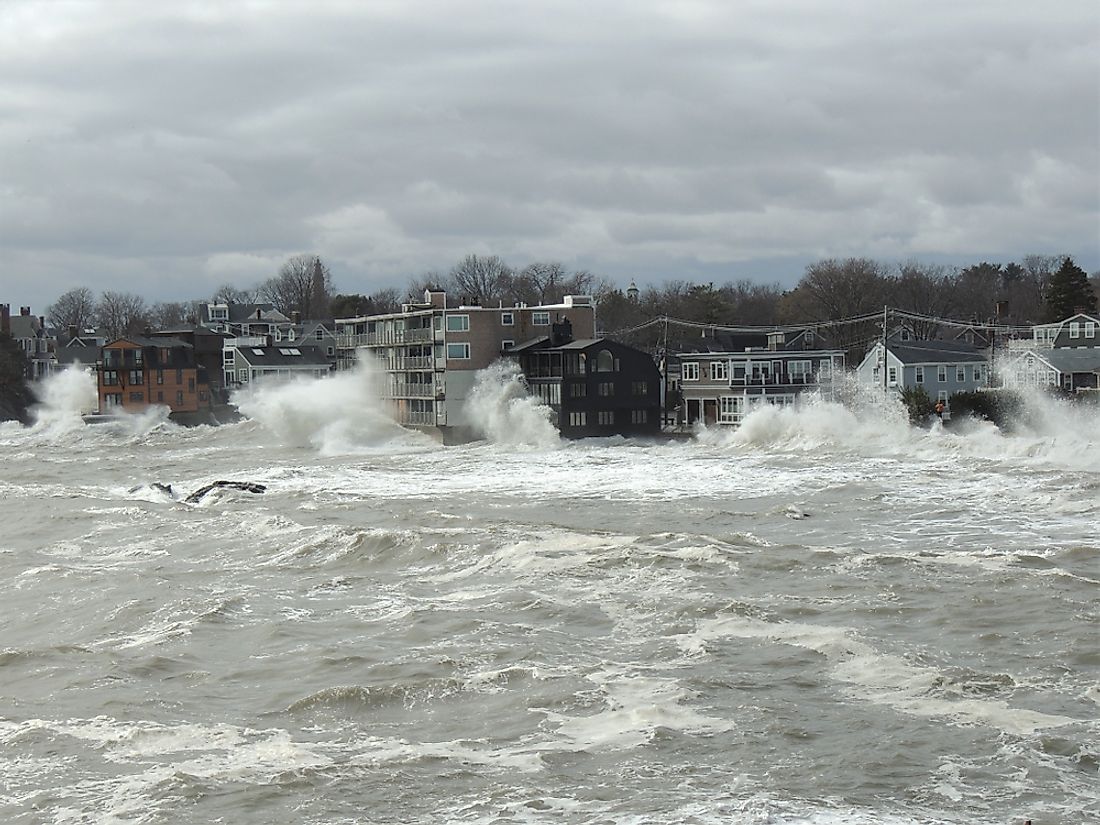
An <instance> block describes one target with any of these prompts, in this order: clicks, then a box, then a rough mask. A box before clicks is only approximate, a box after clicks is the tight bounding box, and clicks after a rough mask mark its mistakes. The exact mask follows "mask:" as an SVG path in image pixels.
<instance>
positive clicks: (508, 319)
mask: <svg viewBox="0 0 1100 825" xmlns="http://www.w3.org/2000/svg"><path fill="white" fill-rule="evenodd" d="M515 323H516V315H515V313H514V312H502V313H500V325H501V326H502V327H510V326H513V325H514V324H515Z"/></svg>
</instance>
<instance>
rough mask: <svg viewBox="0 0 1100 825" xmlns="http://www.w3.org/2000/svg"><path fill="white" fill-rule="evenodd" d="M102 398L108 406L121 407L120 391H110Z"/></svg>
mask: <svg viewBox="0 0 1100 825" xmlns="http://www.w3.org/2000/svg"><path fill="white" fill-rule="evenodd" d="M103 400H104V401H106V402H107V406H108V407H121V406H122V393H120V392H112V393H108V394H107V395H105V396H103Z"/></svg>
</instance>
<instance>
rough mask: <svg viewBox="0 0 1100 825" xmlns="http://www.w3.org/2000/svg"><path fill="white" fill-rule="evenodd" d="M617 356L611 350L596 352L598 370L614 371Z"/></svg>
mask: <svg viewBox="0 0 1100 825" xmlns="http://www.w3.org/2000/svg"><path fill="white" fill-rule="evenodd" d="M614 371H615V356H614V355H612V354H611V350H606V349H602V350H600V351H599V352H598V353H596V372H614Z"/></svg>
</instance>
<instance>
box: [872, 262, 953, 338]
mask: <svg viewBox="0 0 1100 825" xmlns="http://www.w3.org/2000/svg"><path fill="white" fill-rule="evenodd" d="M889 293H890V300H889V303H891V304H893V305H894V306H896V307H897V308H898V309H904V310H908V311H909V312H913V313H916V314H919V315H933V316H936V317H938V318H945V317H949V316H951V315H952V314H954V313H955V312H956V310H957V309H958V303H957V295H956V292H955V279H954V277H953V273H951V272H950V271H949V270H948V269H947V267H945V266H939V265H936V264H931V265H929V264H922V263H918V262H916V261H906V262H905V263H903V264H901V266H899V267H898V274H897V277H895V278H894V279H893V281H892V282H891V283H890V284H889ZM912 325H913V334H914V335H916V337H917V338H918V339H923V340H927V339H931V338H934V337H935V333H936V331H937V330H938V329H939V325H938V324H936V323H934V322H931V321H913V322H912Z"/></svg>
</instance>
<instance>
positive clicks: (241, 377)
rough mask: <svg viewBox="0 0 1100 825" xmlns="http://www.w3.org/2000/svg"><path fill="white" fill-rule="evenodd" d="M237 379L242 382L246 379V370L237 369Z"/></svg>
mask: <svg viewBox="0 0 1100 825" xmlns="http://www.w3.org/2000/svg"><path fill="white" fill-rule="evenodd" d="M237 380H238V381H240V382H241V383H242V384H244V383H246V382H247V381H248V370H237Z"/></svg>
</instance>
